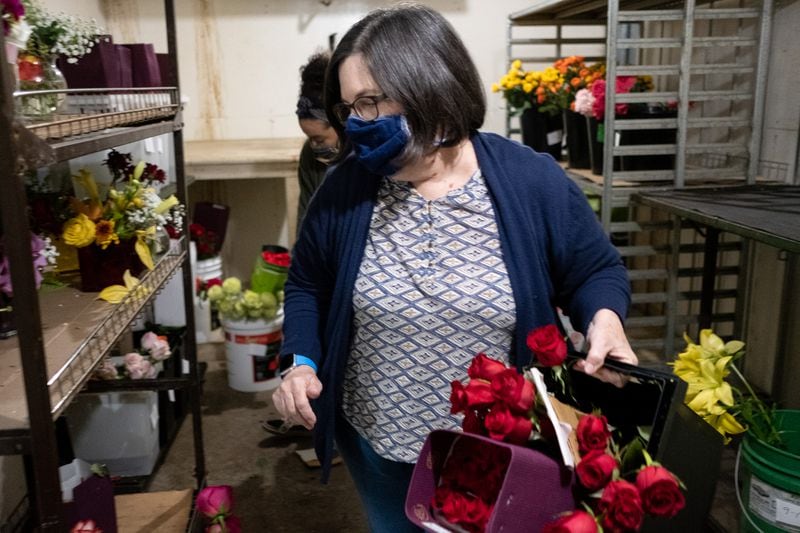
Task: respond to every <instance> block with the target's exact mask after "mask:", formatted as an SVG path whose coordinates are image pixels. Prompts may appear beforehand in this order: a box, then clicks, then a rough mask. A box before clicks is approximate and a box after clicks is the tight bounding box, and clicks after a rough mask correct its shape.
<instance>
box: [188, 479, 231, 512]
mask: <svg viewBox="0 0 800 533" xmlns="http://www.w3.org/2000/svg"><path fill="white" fill-rule="evenodd" d="M196 505H197V510H198V511H199V512H201V513H203V514H204V515H205V516H207V517H209V518H216V517H217V516H225V515H227V514H228V513H230V512H231V509H232V508H233V488H232V487H231V486H230V485H212V486H209V487H206V488H204V489H203V490H201V491H200V493H199V494H198V495H197V501H196Z"/></svg>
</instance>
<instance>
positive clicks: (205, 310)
mask: <svg viewBox="0 0 800 533" xmlns="http://www.w3.org/2000/svg"><path fill="white" fill-rule="evenodd" d="M191 246H192V249H194V243H191ZM195 254H196V252H195ZM193 268H194V278H195V279H196V280H198V279H199V280H202V281H208V280H210V279H214V278H219V279H222V257H220V256H216V257H211V258H210V259H198V260H196V261H195V262H194V265H193ZM215 323H216V320H213V319H212V316H211V305H210V303H209V302H208V300H205V301H203V300H201V299H200V298H198V296H197V295H196V294H195V297H194V331H195V341H196V342H197V343H198V344H204V343H207V342H212V341H213V339H214V338H215V335H214V333H213V332H214V331H215V329H212V327H213V325H214V324H215Z"/></svg>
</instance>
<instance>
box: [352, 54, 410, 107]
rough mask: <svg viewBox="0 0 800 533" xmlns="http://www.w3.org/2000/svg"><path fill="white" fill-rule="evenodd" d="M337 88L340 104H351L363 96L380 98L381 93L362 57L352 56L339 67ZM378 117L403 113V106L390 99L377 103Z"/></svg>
mask: <svg viewBox="0 0 800 533" xmlns="http://www.w3.org/2000/svg"><path fill="white" fill-rule="evenodd" d="M339 87H340V96H341V99H342V102H343V103H345V104H352V103H353V102H355V101H356V100H357V99H358V98H361V97H363V96H380V95H383V91H382V90H381V88H380V87H379V86H378V84H377V83H376V82H375V80H374V79H373V78H372V74H370V71H369V68H368V67H367V64H366V63H365V62H364V57H363V56H362V55H361V54H353V55H351V56H350V57H348V58H347V59H345V60H344V61H342V64H341V66H339ZM377 106H378V115H379V116H384V115H397V114H401V113H402V112H403V106H401V105H400V104H398V103H397V102H395V101H394V100H391V99H384V100H381V101H379V102H378V103H377Z"/></svg>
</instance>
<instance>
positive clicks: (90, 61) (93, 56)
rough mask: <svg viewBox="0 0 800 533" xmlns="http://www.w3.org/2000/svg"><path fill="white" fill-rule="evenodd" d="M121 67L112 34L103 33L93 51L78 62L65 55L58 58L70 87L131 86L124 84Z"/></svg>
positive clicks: (60, 67)
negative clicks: (71, 60)
mask: <svg viewBox="0 0 800 533" xmlns="http://www.w3.org/2000/svg"><path fill="white" fill-rule="evenodd" d="M120 67H121V65H120V60H119V54H118V53H117V45H115V44H114V42H113V40H112V39H111V36H110V35H101V36H100V40H99V42H97V44H95V45H94V46H93V47H92V51H91V52H89V53H88V54H86V55H85V56H83V57H81V58H80V59H78V61H77V63H69V62H68V61H67V60H66V59H65V58H64V57H61V58H59V60H58V68H59V70H61V72H62V73H63V74H64V78H66V80H67V87H69V88H70V89H88V88H114V87H130V84H128V85H123V81H122V78H121V69H120Z"/></svg>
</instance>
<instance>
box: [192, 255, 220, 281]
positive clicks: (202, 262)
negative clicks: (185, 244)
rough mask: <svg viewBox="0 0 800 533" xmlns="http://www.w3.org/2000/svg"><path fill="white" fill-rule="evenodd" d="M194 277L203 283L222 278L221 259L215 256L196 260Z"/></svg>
mask: <svg viewBox="0 0 800 533" xmlns="http://www.w3.org/2000/svg"><path fill="white" fill-rule="evenodd" d="M195 276H196V277H198V278H200V279H202V280H203V281H207V280H210V279H213V278H222V258H221V257H220V256H217V257H211V258H209V259H198V260H197V271H196V272H195Z"/></svg>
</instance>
